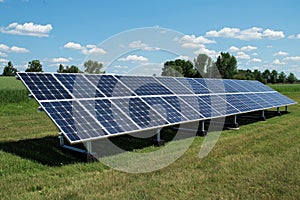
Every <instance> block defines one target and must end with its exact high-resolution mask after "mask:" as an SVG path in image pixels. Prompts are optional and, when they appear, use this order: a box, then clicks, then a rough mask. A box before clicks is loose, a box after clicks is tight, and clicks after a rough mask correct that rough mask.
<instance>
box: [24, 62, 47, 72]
mask: <svg viewBox="0 0 300 200" xmlns="http://www.w3.org/2000/svg"><path fill="white" fill-rule="evenodd" d="M25 72H43V66H42V64H41V63H40V61H39V60H32V61H30V62H28V68H27V69H26V70H25Z"/></svg>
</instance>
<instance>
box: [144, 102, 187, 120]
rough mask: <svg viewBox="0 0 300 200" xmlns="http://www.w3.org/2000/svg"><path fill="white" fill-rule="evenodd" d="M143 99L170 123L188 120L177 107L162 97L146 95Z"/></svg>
mask: <svg viewBox="0 0 300 200" xmlns="http://www.w3.org/2000/svg"><path fill="white" fill-rule="evenodd" d="M142 99H143V100H144V101H146V102H147V103H148V104H149V105H150V106H151V107H152V108H153V109H154V110H155V111H156V112H158V113H159V114H160V115H162V116H163V117H164V118H165V119H167V120H168V122H170V123H177V122H181V121H185V120H186V119H185V118H184V117H183V116H182V115H181V114H180V113H179V112H178V111H176V109H175V108H173V107H172V106H170V105H169V104H168V103H166V102H165V101H164V100H163V99H162V98H161V97H145V98H142Z"/></svg>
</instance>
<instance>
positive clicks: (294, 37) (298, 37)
mask: <svg viewBox="0 0 300 200" xmlns="http://www.w3.org/2000/svg"><path fill="white" fill-rule="evenodd" d="M288 38H289V39H300V33H299V34H298V35H290V36H288Z"/></svg>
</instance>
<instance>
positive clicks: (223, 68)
mask: <svg viewBox="0 0 300 200" xmlns="http://www.w3.org/2000/svg"><path fill="white" fill-rule="evenodd" d="M216 66H217V68H218V70H219V72H220V74H221V77H222V78H225V79H230V78H233V76H234V74H235V73H236V71H237V60H236V58H235V57H234V56H233V55H230V54H229V53H228V52H227V53H225V52H221V55H219V56H218V59H217V61H216Z"/></svg>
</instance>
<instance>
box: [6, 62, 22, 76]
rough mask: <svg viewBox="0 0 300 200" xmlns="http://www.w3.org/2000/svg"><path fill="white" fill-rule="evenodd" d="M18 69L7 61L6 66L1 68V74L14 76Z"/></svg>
mask: <svg viewBox="0 0 300 200" xmlns="http://www.w3.org/2000/svg"><path fill="white" fill-rule="evenodd" d="M17 72H18V70H17V69H16V68H14V66H13V64H12V63H11V62H10V61H9V62H8V63H7V66H5V67H4V69H3V73H2V75H3V76H15V75H16V74H17Z"/></svg>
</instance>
